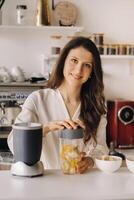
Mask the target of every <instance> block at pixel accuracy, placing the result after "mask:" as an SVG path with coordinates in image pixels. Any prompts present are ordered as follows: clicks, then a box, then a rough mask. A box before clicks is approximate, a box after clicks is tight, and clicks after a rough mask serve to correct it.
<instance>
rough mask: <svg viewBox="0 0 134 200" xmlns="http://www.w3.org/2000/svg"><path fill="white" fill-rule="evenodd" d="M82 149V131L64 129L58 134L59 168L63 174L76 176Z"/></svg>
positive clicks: (78, 129)
mask: <svg viewBox="0 0 134 200" xmlns="http://www.w3.org/2000/svg"><path fill="white" fill-rule="evenodd" d="M82 148H83V129H82V128H77V129H64V130H62V131H61V133H60V166H61V171H62V172H63V173H64V174H77V173H78V170H77V169H78V168H77V166H78V161H80V158H81V153H82Z"/></svg>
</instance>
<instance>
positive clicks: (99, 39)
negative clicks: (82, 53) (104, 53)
mask: <svg viewBox="0 0 134 200" xmlns="http://www.w3.org/2000/svg"><path fill="white" fill-rule="evenodd" d="M93 41H94V43H95V44H96V45H103V43H104V33H94V34H93Z"/></svg>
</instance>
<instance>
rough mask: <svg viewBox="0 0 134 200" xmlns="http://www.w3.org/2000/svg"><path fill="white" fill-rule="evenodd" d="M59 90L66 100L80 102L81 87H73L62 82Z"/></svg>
mask: <svg viewBox="0 0 134 200" xmlns="http://www.w3.org/2000/svg"><path fill="white" fill-rule="evenodd" d="M58 89H59V91H60V93H61V95H62V97H63V99H64V101H66V102H69V103H70V102H71V103H73V102H75V103H76V102H79V103H80V88H77V89H76V88H71V87H70V86H66V85H64V84H62V85H61V86H60V87H59V88H58Z"/></svg>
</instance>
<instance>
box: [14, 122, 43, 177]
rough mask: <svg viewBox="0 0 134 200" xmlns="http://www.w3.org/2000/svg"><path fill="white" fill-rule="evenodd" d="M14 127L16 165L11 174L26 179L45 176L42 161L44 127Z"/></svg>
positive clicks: (33, 124) (30, 125)
mask: <svg viewBox="0 0 134 200" xmlns="http://www.w3.org/2000/svg"><path fill="white" fill-rule="evenodd" d="M12 127H13V150H14V159H15V163H14V164H12V166H11V174H12V175H16V176H24V177H35V176H41V175H43V172H44V167H43V163H42V162H41V161H40V156H41V150H42V125H41V124H39V123H16V124H14V125H13V126H12Z"/></svg>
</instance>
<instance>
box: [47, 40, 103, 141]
mask: <svg viewBox="0 0 134 200" xmlns="http://www.w3.org/2000/svg"><path fill="white" fill-rule="evenodd" d="M78 47H83V48H84V49H86V50H87V51H89V52H90V53H91V54H92V56H93V70H92V73H91V77H90V78H89V79H88V80H87V81H86V82H85V83H84V84H83V85H82V88H81V93H80V100H81V110H80V119H81V120H82V121H83V122H84V124H85V126H86V129H85V135H84V142H87V141H88V140H89V139H90V138H91V137H92V138H93V139H94V140H95V141H96V132H97V128H98V126H99V122H100V119H101V115H103V114H105V113H106V108H105V99H104V95H103V89H104V85H103V73H102V66H101V59H100V54H99V52H98V49H97V47H96V46H95V44H94V43H93V42H92V41H91V40H90V39H89V38H86V37H82V36H79V37H75V38H74V39H72V40H70V41H69V42H68V43H67V44H66V45H65V47H64V48H63V49H62V52H61V54H60V56H59V58H58V60H57V62H56V65H55V68H54V70H53V71H52V74H51V76H50V79H49V81H48V84H47V87H49V88H52V89H56V88H58V87H59V86H60V85H61V84H62V82H63V80H64V75H63V69H64V63H65V60H66V58H67V56H68V54H69V52H70V50H72V49H75V48H78Z"/></svg>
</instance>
